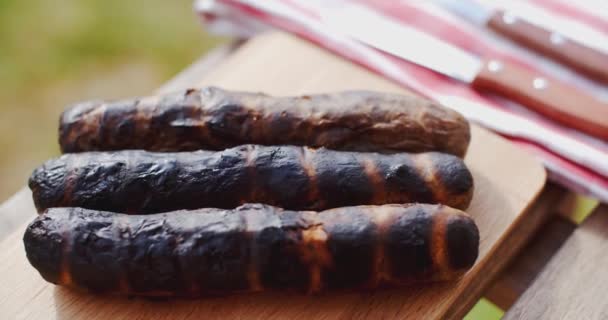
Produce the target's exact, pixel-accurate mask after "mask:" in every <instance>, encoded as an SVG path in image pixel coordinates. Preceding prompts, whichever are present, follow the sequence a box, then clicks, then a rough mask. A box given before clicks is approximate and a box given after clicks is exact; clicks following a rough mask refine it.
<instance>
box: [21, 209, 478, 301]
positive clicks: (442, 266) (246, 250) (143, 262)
mask: <svg viewBox="0 0 608 320" xmlns="http://www.w3.org/2000/svg"><path fill="white" fill-rule="evenodd" d="M23 240H24V244H25V249H26V253H27V258H28V259H29V261H30V263H31V264H32V265H33V266H34V267H35V268H36V269H37V270H38V271H39V272H40V274H41V275H42V277H43V278H44V279H46V280H47V281H49V282H52V283H55V284H58V285H63V286H68V287H74V288H81V289H86V290H89V291H91V292H107V293H119V294H129V295H147V296H201V295H209V294H225V293H231V292H246V291H260V290H265V289H277V290H278V289H289V290H296V291H303V292H309V293H310V292H319V291H324V290H332V289H334V290H336V289H365V288H368V289H372V288H376V287H379V286H398V285H406V284H410V283H413V282H425V281H438V280H451V279H455V278H458V277H460V276H461V275H462V274H463V273H464V272H466V270H468V269H469V268H470V267H471V266H472V265H473V263H474V262H475V260H476V258H477V254H478V245H479V234H478V230H477V227H476V225H475V223H474V221H473V220H472V219H471V218H470V217H469V216H468V215H466V214H465V213H464V212H462V211H459V210H456V209H452V208H449V207H447V206H443V205H427V204H409V205H407V204H406V205H383V206H356V207H343V208H338V209H331V210H326V211H321V212H315V211H285V210H282V209H279V208H276V207H271V206H267V205H261V204H247V205H243V206H241V207H239V208H237V209H232V210H222V209H211V208H207V209H199V210H195V211H177V212H170V213H162V214H154V215H124V214H117V213H112V212H103V211H94V210H87V209H82V208H53V209H49V210H47V211H46V212H45V213H44V214H42V215H39V216H38V217H37V218H36V219H35V220H34V221H33V222H32V223H31V224H30V225H29V226H28V228H27V230H26V232H25V235H24V238H23Z"/></svg>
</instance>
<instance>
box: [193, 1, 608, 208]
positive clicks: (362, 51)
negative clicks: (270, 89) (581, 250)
mask: <svg viewBox="0 0 608 320" xmlns="http://www.w3.org/2000/svg"><path fill="white" fill-rule="evenodd" d="M574 3H575V2H569V1H568V0H533V1H527V2H520V1H504V2H497V1H492V2H490V3H487V5H490V6H495V7H499V8H502V9H509V10H512V11H513V12H515V14H518V15H521V16H524V17H526V15H528V16H529V15H531V14H532V15H534V16H535V18H536V19H538V18H539V17H540V18H542V21H543V23H545V24H547V26H548V27H550V28H553V29H557V30H560V31H561V30H563V31H564V33H565V34H566V35H567V33H566V32H572V31H573V30H574V31H579V30H582V31H581V32H582V33H584V34H585V37H584V39H583V38H580V35H578V37H579V38H577V39H579V40H581V41H584V42H586V43H589V45H593V46H594V47H597V48H599V49H601V50H606V51H608V41H607V40H608V17H604V16H601V15H599V14H597V13H595V12H593V8H594V7H593V6H578V5H574ZM337 5H340V6H345V5H363V6H364V7H365V10H374V11H376V12H379V13H381V14H384V15H386V16H390V17H392V18H394V19H396V20H398V21H400V23H404V24H407V25H409V26H411V27H414V28H416V29H418V30H420V31H423V32H426V33H429V34H432V35H433V36H435V37H437V38H440V39H442V40H443V41H445V42H448V43H451V44H453V45H456V46H458V47H460V48H463V49H465V50H466V51H469V52H473V53H476V54H480V55H481V54H483V55H486V56H487V55H492V56H494V57H496V58H501V59H505V60H507V61H510V62H513V63H517V64H519V65H521V66H523V67H525V68H528V69H530V70H536V71H541V72H543V73H545V74H550V75H551V76H554V77H556V78H558V79H561V80H563V81H566V82H570V83H573V84H575V85H577V86H579V87H581V88H583V89H585V90H588V91H589V92H591V93H593V94H595V95H596V96H598V97H599V98H600V99H604V100H605V101H608V90H606V89H605V87H604V86H602V85H600V84H597V83H594V82H592V81H591V80H588V79H586V78H584V77H582V76H581V75H579V74H577V73H575V72H573V71H571V70H569V69H566V68H564V67H563V66H560V65H559V64H556V63H554V62H552V61H549V60H548V59H546V58H543V57H542V56H539V55H537V54H535V53H534V52H531V51H528V50H526V49H523V48H521V47H519V46H517V45H515V44H513V43H512V42H510V41H508V40H506V39H503V38H501V37H500V36H497V35H495V34H493V33H492V32H491V31H488V30H484V29H483V28H476V27H474V26H473V25H471V24H468V23H467V22H465V21H461V20H460V19H458V18H456V17H455V16H453V15H451V14H449V13H448V12H446V11H445V10H444V9H442V8H440V7H439V6H437V5H436V4H433V3H432V1H405V0H402V1H399V0H368V1H357V0H333V1H332V0H329V1H328V0H198V1H196V2H195V8H196V10H197V11H198V12H199V15H200V17H201V18H202V19H203V21H204V22H205V24H206V26H207V28H208V30H209V31H211V32H215V33H218V34H224V35H231V36H241V37H249V36H252V35H253V34H255V33H257V32H262V31H265V30H268V29H273V28H278V29H282V30H285V31H288V32H291V33H294V34H296V35H298V36H300V37H302V38H304V39H307V40H309V41H311V42H313V43H315V44H317V45H319V46H321V47H324V48H326V49H327V50H330V51H332V52H334V53H336V54H339V55H341V56H343V57H344V58H346V59H349V60H351V61H353V62H356V63H358V64H360V65H363V66H365V67H366V68H368V69H370V70H372V71H374V72H376V73H379V74H381V75H383V76H385V77H386V78H389V79H391V80H393V81H395V82H397V83H399V84H401V85H403V86H404V87H407V88H408V89H411V90H414V91H416V92H418V93H419V94H421V95H424V96H426V97H428V98H430V99H434V100H437V101H439V102H440V103H442V104H444V105H446V106H448V107H450V108H453V109H455V110H457V111H459V112H460V113H462V114H463V115H464V116H465V117H467V118H468V119H469V120H470V121H472V122H475V123H478V124H480V125H482V126H484V127H486V128H488V129H490V130H493V131H495V132H497V133H499V134H501V135H502V136H504V137H506V138H507V139H509V140H511V141H512V142H513V143H515V144H517V145H519V146H520V147H522V148H524V149H526V150H528V151H529V152H530V153H532V154H534V155H535V156H536V157H537V158H538V159H540V160H541V161H542V163H543V164H544V165H545V167H546V168H547V170H548V172H549V178H550V179H551V180H553V181H555V182H557V183H560V184H562V185H564V186H566V187H568V188H570V189H572V190H573V191H576V192H579V193H582V194H586V195H590V196H592V197H595V198H598V199H600V200H601V201H603V202H608V143H607V142H606V141H601V140H599V139H596V138H593V137H590V136H588V135H585V134H583V133H581V132H578V131H575V130H572V129H570V128H567V127H564V126H561V125H559V124H557V123H555V122H553V121H551V120H548V119H546V118H543V117H542V116H540V115H538V114H536V113H534V112H532V111H529V110H528V109H526V108H524V107H522V106H521V105H518V104H516V103H513V102H511V101H507V100H505V99H500V98H498V97H495V96H491V95H486V94H483V93H479V92H477V91H474V90H473V89H471V88H470V87H468V86H467V85H465V84H462V83H460V82H457V81H454V80H452V79H449V78H447V77H444V76H442V75H439V74H437V73H435V72H433V71H430V70H428V69H425V68H423V67H419V66H417V65H414V64H412V63H409V62H407V61H404V60H402V59H399V58H396V57H394V56H391V55H388V54H385V53H382V52H380V51H378V50H375V49H373V48H371V47H368V46H366V45H364V44H362V43H359V42H357V41H355V40H353V39H350V38H349V37H347V36H346V35H344V34H342V33H340V32H339V31H336V30H335V29H333V28H332V27H331V23H328V22H327V21H325V20H324V19H323V12H324V10H327V9H328V8H329V6H332V7H333V8H334V9H335V6H337ZM560 28H561V29H560ZM395 41H398V40H395ZM602 46H604V47H606V48H602ZM446 59H449V57H446Z"/></svg>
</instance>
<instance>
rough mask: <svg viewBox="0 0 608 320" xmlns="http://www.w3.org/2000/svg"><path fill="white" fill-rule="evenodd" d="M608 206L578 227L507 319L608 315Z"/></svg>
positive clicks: (601, 316)
mask: <svg viewBox="0 0 608 320" xmlns="http://www.w3.org/2000/svg"><path fill="white" fill-rule="evenodd" d="M606 252H608V206H606V205H603V206H600V207H599V208H597V209H596V210H595V211H594V212H593V213H592V214H591V216H590V217H588V218H587V219H586V220H585V221H584V222H583V223H582V225H581V226H580V227H579V228H577V229H576V230H575V231H574V233H573V234H572V236H571V237H570V238H569V239H568V240H567V241H566V243H565V244H564V245H563V246H562V247H561V249H560V250H559V251H558V252H557V254H556V255H554V256H553V258H552V259H551V261H550V262H549V264H548V265H547V267H546V268H545V269H544V270H543V272H541V274H540V275H539V276H538V278H536V280H535V281H534V282H533V283H532V285H531V286H530V288H528V290H526V292H525V293H524V294H523V295H522V296H521V297H520V298H519V299H518V300H517V302H516V303H515V305H513V307H512V308H511V309H510V310H509V312H508V313H507V314H506V315H505V317H504V318H503V319H608V299H607V298H606V292H608V268H606V266H607V265H608V255H607V254H606Z"/></svg>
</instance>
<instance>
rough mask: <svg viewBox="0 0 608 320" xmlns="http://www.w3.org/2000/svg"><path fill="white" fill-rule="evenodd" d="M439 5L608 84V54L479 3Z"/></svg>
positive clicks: (456, 0) (448, 0)
mask: <svg viewBox="0 0 608 320" xmlns="http://www.w3.org/2000/svg"><path fill="white" fill-rule="evenodd" d="M435 3H436V4H439V5H440V6H441V7H443V8H445V9H447V10H448V11H450V12H452V13H454V14H456V15H457V16H460V17H462V18H464V19H465V20H468V21H470V22H472V23H473V24H475V25H479V26H487V27H488V28H489V29H491V30H494V31H495V32H496V33H498V34H501V35H503V36H505V37H507V38H509V39H511V40H512V41H514V42H517V43H519V44H521V45H523V46H525V47H528V48H530V49H532V50H534V51H537V52H539V53H541V54H543V55H545V56H547V57H549V58H551V59H553V60H556V61H559V62H561V63H563V64H565V65H567V66H569V67H570V68H572V69H574V70H577V71H579V72H581V73H583V74H586V75H587V76H589V77H592V78H594V79H596V80H600V81H603V82H608V54H606V53H605V52H602V51H600V50H596V49H593V48H591V47H589V46H587V45H584V44H583V43H581V42H579V41H576V40H574V39H572V38H570V37H568V36H566V35H564V34H562V33H559V32H557V31H550V30H549V29H545V28H543V27H541V26H540V25H538V24H535V23H533V22H532V21H531V20H527V19H525V18H523V17H521V16H517V15H515V14H514V13H512V12H510V11H505V10H491V9H489V8H487V7H484V6H483V5H481V4H480V3H478V2H477V1H475V0H436V2H435Z"/></svg>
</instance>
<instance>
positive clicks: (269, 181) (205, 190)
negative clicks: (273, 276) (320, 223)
mask: <svg viewBox="0 0 608 320" xmlns="http://www.w3.org/2000/svg"><path fill="white" fill-rule="evenodd" d="M29 185H30V188H31V189H32V191H33V197H34V203H35V204H36V207H37V208H38V209H39V211H43V210H44V209H47V208H50V207H83V208H88V209H95V210H106V211H115V212H123V213H139V214H147V213H158V212H166V211H172V210H179V209H198V208H204V207H212V208H223V209H232V208H235V207H237V206H239V205H241V204H243V203H265V204H269V205H275V206H279V207H283V208H285V209H291V210H323V209H328V208H336V207H340V206H347V205H363V204H386V203H409V202H422V203H443V204H445V205H448V206H451V207H454V208H458V209H464V208H466V207H467V206H468V204H469V202H470V201H471V197H472V195H473V179H472V177H471V173H470V172H469V170H468V169H467V167H466V165H465V164H464V162H463V161H462V159H460V158H458V157H456V156H452V155H448V154H445V153H437V152H430V153H421V154H407V153H396V154H380V153H367V152H361V153H360V152H346V151H335V150H329V149H309V148H306V147H296V146H258V145H245V146H240V147H237V148H232V149H227V150H224V151H218V152H215V151H195V152H181V153H153V152H147V151H141V150H127V151H117V152H90V153H75V154H65V155H63V156H61V157H60V158H57V159H53V160H49V161H47V162H46V163H45V164H44V165H42V166H41V167H39V168H38V169H36V170H35V171H34V173H33V174H32V176H31V178H30V182H29Z"/></svg>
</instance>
